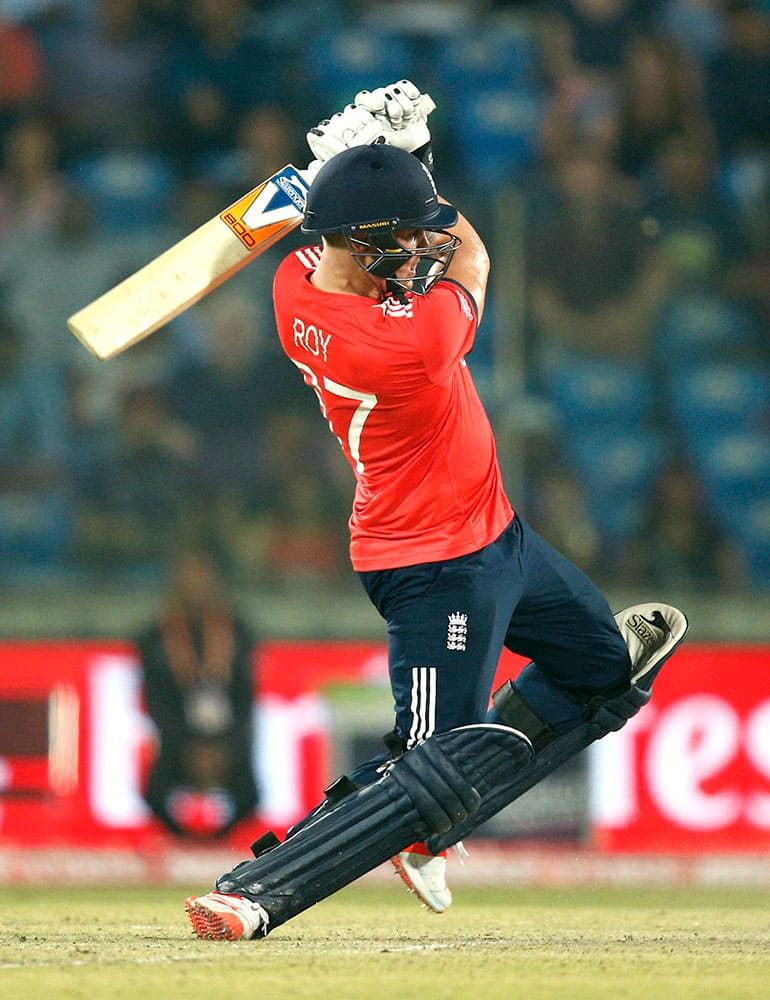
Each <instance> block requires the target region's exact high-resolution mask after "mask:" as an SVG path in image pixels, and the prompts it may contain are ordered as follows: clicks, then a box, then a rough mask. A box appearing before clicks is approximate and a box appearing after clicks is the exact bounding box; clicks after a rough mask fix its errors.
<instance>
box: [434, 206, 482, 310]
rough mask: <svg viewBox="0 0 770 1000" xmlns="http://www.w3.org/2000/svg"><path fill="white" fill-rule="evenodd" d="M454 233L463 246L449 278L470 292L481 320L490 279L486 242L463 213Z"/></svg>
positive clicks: (458, 218)
mask: <svg viewBox="0 0 770 1000" xmlns="http://www.w3.org/2000/svg"><path fill="white" fill-rule="evenodd" d="M441 200H442V201H443V199H441ZM452 232H453V233H454V234H455V235H456V236H459V237H460V239H461V240H462V246H461V247H460V248H459V250H457V251H456V252H455V255H454V257H453V258H452V262H451V264H450V265H449V269H448V271H447V276H448V277H450V278H453V279H454V280H455V281H459V282H460V284H461V285H463V287H464V288H466V289H467V290H468V291H469V292H470V294H471V295H472V296H473V298H474V300H475V302H476V306H477V307H478V311H479V320H481V315H482V313H483V311H484V299H485V297H486V292H487V280H488V278H489V267H490V261H489V254H488V253H487V248H486V247H485V246H484V241H483V240H482V239H481V237H480V236H479V234H478V233H477V232H476V230H475V229H474V227H473V226H472V225H471V223H470V222H469V221H468V220H467V219H466V218H465V216H464V215H462V214H461V213H458V216H457V225H455V226H454V227H453V229H452Z"/></svg>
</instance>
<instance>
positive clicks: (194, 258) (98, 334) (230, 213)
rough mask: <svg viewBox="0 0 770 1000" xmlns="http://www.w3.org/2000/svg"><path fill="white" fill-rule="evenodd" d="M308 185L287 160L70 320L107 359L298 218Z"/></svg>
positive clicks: (201, 294)
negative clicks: (218, 212)
mask: <svg viewBox="0 0 770 1000" xmlns="http://www.w3.org/2000/svg"><path fill="white" fill-rule="evenodd" d="M307 191H308V183H307V181H306V180H305V178H304V177H303V175H302V173H301V172H300V171H299V170H297V168H296V167H294V166H292V165H291V164H288V165H287V166H285V167H284V168H283V169H282V170H279V171H278V172H277V173H275V174H273V176H272V177H269V178H268V179H267V180H265V181H263V182H262V183H261V184H258V185H257V187H255V188H254V189H253V190H251V191H249V192H248V194H245V195H244V196H243V197H242V198H240V199H239V200H238V201H236V202H235V203H234V204H232V205H230V206H229V207H228V208H226V209H225V210H224V211H223V212H221V213H220V214H219V215H217V216H215V217H214V218H213V219H209V221H208V222H204V223H203V225H202V226H200V227H199V228H198V229H196V230H195V231H194V232H192V233H190V234H189V235H188V236H185V237H184V239H181V240H180V241H179V242H178V243H175V244H174V245H173V246H172V247H170V248H169V249H168V250H166V251H165V252H164V253H162V254H160V255H159V256H158V257H156V258H155V259H154V260H151V261H150V262H149V263H148V264H145V265H144V267H142V268H140V269H139V270H138V271H136V272H135V273H134V274H132V275H130V276H129V277H128V278H126V279H124V280H123V281H121V282H120V283H119V284H118V285H115V287H114V288H111V289H110V290H109V291H107V292H105V293H104V294H103V295H100V296H99V298H97V299H94V301H93V302H90V303H89V304H88V305H86V306H84V307H83V308H82V309H80V310H79V311H78V312H76V313H74V314H73V315H72V316H70V317H69V319H68V320H67V326H68V327H69V329H70V330H71V331H72V333H74V334H75V336H76V337H77V338H78V339H79V340H80V341H81V342H82V343H83V344H84V345H85V346H86V347H87V348H88V349H89V351H91V353H92V354H95V355H96V357H97V358H100V359H101V360H103V361H104V360H107V359H108V358H112V357H114V356H115V355H116V354H119V353H120V352H121V351H124V350H126V348H128V347H130V346H131V345H132V344H136V343H137V342H138V341H140V340H143V339H144V338H145V337H147V336H149V335H150V334H151V333H153V332H154V331H155V330H158V329H159V328H160V327H162V326H165V324H166V323H168V322H170V321H171V320H172V319H174V317H175V316H178V315H179V314H180V313H182V312H184V310H185V309H187V308H189V307H190V306H191V305H193V304H194V303H195V302H198V301H199V300H200V299H202V298H203V297H204V296H205V295H208V293H209V292H211V291H213V290H214V289H215V288H216V287H217V286H218V285H221V284H222V283H223V282H224V281H227V279H228V278H230V277H232V275H234V274H235V273H236V272H237V271H240V269H241V268H242V267H245V266H246V264H248V263H249V262H250V261H252V260H254V259H256V258H257V257H258V256H259V255H260V254H262V253H264V252H265V251H266V250H268V249H269V248H270V247H271V246H273V245H274V244H275V243H277V242H278V240H280V239H282V238H283V237H284V236H286V235H287V234H288V233H290V232H291V231H292V230H294V229H296V228H297V226H298V225H299V224H300V222H301V221H302V217H303V213H304V206H305V197H306V195H307Z"/></svg>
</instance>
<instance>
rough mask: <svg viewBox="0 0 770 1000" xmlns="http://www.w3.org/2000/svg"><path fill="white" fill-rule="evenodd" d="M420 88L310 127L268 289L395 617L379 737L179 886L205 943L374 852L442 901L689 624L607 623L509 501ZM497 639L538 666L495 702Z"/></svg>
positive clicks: (475, 261) (298, 905) (354, 869)
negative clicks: (460, 849)
mask: <svg viewBox="0 0 770 1000" xmlns="http://www.w3.org/2000/svg"><path fill="white" fill-rule="evenodd" d="M422 98H423V95H421V94H420V92H419V90H418V89H417V87H415V86H414V85H413V84H412V83H410V82H409V81H406V80H404V81H400V82H399V83H397V84H394V85H392V86H390V87H385V88H379V89H377V90H374V91H371V92H369V91H365V92H363V93H361V94H359V95H358V96H357V98H356V101H355V104H354V105H350V106H348V108H347V109H345V111H343V112H341V113H340V114H338V115H335V116H334V117H333V118H332V119H330V120H328V121H323V122H321V123H320V124H319V125H318V126H317V127H316V128H315V129H313V130H311V132H310V133H309V134H308V143H309V145H310V148H311V150H312V152H313V154H314V156H315V158H316V159H315V161H314V165H313V172H314V174H315V176H314V179H313V181H312V184H311V187H310V191H309V195H308V198H307V205H306V209H305V215H304V222H303V224H302V231H303V232H304V233H306V234H307V235H308V237H310V241H311V242H310V243H309V245H308V246H305V247H302V248H301V249H299V250H296V251H294V252H292V253H290V254H289V255H288V256H287V257H286V258H285V259H284V260H283V262H282V263H281V264H280V265H279V267H278V270H277V273H276V275H275V282H274V305H275V316H276V322H277V329H278V335H279V337H280V340H281V344H282V346H283V349H284V351H285V353H286V355H287V356H288V358H289V360H290V361H291V362H293V363H294V364H295V365H296V366H297V368H298V369H299V371H300V372H301V373H302V376H303V378H304V380H305V382H306V383H307V385H308V386H309V387H310V389H312V391H313V392H314V393H315V394H316V396H317V397H318V403H319V406H320V409H321V412H322V414H323V417H324V418H325V419H326V421H327V422H328V424H329V427H330V429H331V431H332V433H333V434H334V435H335V436H336V437H337V439H338V440H339V442H340V445H341V447H342V450H343V452H344V453H345V456H346V458H347V460H348V462H349V463H350V466H351V468H352V470H353V473H354V475H355V478H356V492H355V499H354V502H353V510H352V514H351V517H350V522H349V524H350V555H351V561H352V565H353V568H354V570H355V571H356V572H357V573H358V575H359V577H360V579H361V583H362V584H363V587H364V588H365V590H366V592H367V594H368V595H369V597H370V599H371V601H372V603H373V604H374V606H375V607H376V608H377V610H378V612H379V613H380V615H381V616H382V618H383V619H384V620H385V622H386V623H387V634H388V644H389V646H388V649H389V671H390V681H391V686H392V693H393V699H394V703H395V724H394V728H393V732H392V734H391V735H390V736H389V737H388V738H387V739H386V744H387V752H386V753H384V754H383V755H382V756H381V757H379V758H377V759H375V760H372V761H367V762H365V763H363V764H361V765H360V766H359V767H358V768H356V769H355V770H354V771H353V772H352V773H351V774H349V775H346V776H344V777H342V778H340V779H338V780H337V781H336V782H335V783H334V784H333V785H331V786H330V787H329V789H327V792H326V796H325V798H324V800H323V801H322V803H321V804H320V805H319V806H318V807H317V808H316V809H315V810H313V811H312V812H311V813H310V814H309V815H308V816H307V817H306V818H305V819H304V820H303V821H302V822H300V823H299V824H297V826H296V827H295V828H294V829H293V830H291V831H289V835H288V836H287V838H286V840H285V841H284V842H283V843H279V842H278V840H277V838H275V837H274V836H272V835H267V836H266V837H264V838H262V840H261V841H258V842H257V843H256V844H255V845H254V846H253V852H254V854H255V857H254V859H253V860H248V861H244V862H241V863H240V864H239V865H237V866H236V867H235V868H234V869H233V870H232V871H231V872H228V873H226V874H224V875H222V876H221V877H220V878H219V879H218V880H217V882H216V888H215V889H214V890H213V891H212V892H209V893H207V894H205V895H202V896H198V897H192V898H190V899H189V900H188V901H187V904H186V906H187V911H188V914H189V917H190V920H191V922H192V925H193V928H194V931H195V933H196V935H197V936H198V937H201V938H211V939H229V940H236V939H240V938H255V937H262V936H264V935H266V934H267V933H269V932H270V931H272V930H273V929H274V928H276V927H278V926H280V925H281V924H283V923H285V922H286V921H287V920H289V919H291V918H292V917H293V916H295V915H296V914H298V913H300V912H302V911H303V910H305V909H307V908H308V907H310V906H312V905H313V904H315V903H317V902H318V901H320V900H322V899H324V898H325V897H326V896H328V895H330V894H331V893H333V892H335V891H337V890H338V889H340V888H341V887H343V886H345V885H347V884H348V883H350V882H352V881H353V880H354V879H356V878H358V877H359V876H361V875H363V874H364V873H365V872H367V871H369V870H371V869H372V868H374V867H376V866H377V865H379V864H380V863H382V862H384V861H387V860H391V861H392V863H393V864H394V865H395V867H396V869H397V870H398V872H399V874H400V875H401V876H402V878H403V879H404V881H405V882H406V883H407V885H408V887H409V888H410V889H412V890H413V891H414V892H416V894H417V896H418V897H419V898H420V900H421V901H422V902H423V903H424V904H425V905H426V906H427V907H428V908H429V909H431V910H433V911H435V912H438V913H440V912H442V911H443V910H445V909H446V908H447V907H448V906H449V905H450V904H451V900H452V897H451V893H450V891H449V889H448V887H447V885H446V879H445V871H446V850H447V848H448V847H449V846H451V845H453V844H456V843H458V842H459V841H460V840H461V839H462V838H463V837H465V836H466V835H467V834H469V833H470V832H472V831H473V830H474V829H475V828H476V827H477V826H478V825H479V824H480V823H483V822H484V821H485V820H487V819H489V817H490V816H492V815H494V814H495V813H496V812H497V811H498V810H500V809H501V808H503V807H504V806H505V805H507V804H509V803H510V802H512V801H514V800H515V799H516V798H518V797H519V796H520V795H522V794H523V793H524V792H525V791H526V790H527V789H529V788H530V787H532V785H534V784H535V783H536V782H538V781H539V780H540V779H541V778H542V777H544V776H545V775H546V774H548V773H550V772H551V771H552V770H554V769H555V768H556V767H558V766H559V765H560V764H561V763H563V762H564V761H565V760H567V759H569V758H570V757H572V756H574V755H575V754H577V753H578V752H580V751H581V750H582V749H583V748H584V747H586V746H588V744H589V743H591V742H592V741H594V740H596V739H599V738H601V737H602V736H604V735H606V734H607V733H609V732H612V731H614V730H617V729H620V728H621V726H623V725H624V724H625V722H626V721H627V720H628V719H629V718H630V717H631V716H633V715H634V714H635V713H636V712H638V711H639V709H640V708H642V707H643V706H644V705H645V704H646V702H647V701H648V700H649V699H650V696H651V687H652V683H653V681H654V679H655V677H656V676H657V674H658V672H659V671H660V669H661V667H662V666H663V664H664V663H665V662H666V660H667V659H668V658H669V656H670V655H671V654H672V652H673V651H674V650H675V648H676V647H677V646H678V644H679V643H680V642H681V641H682V639H683V637H684V635H685V633H686V631H687V620H686V618H685V616H684V615H683V614H682V612H681V611H679V610H677V609H676V608H673V607H671V606H669V605H666V604H662V603H651V604H644V605H639V606H637V607H632V608H628V609H627V610H625V611H623V612H621V613H620V614H617V615H613V613H612V611H611V610H610V608H609V606H608V604H607V601H606V599H605V598H604V597H603V595H602V594H601V593H600V591H599V590H598V588H597V587H596V586H595V585H594V583H593V582H592V581H591V580H590V579H588V577H587V576H586V575H585V574H584V573H583V572H582V571H581V570H579V569H578V568H577V567H576V566H574V565H573V564H572V563H570V562H569V561H568V560H567V559H566V558H564V556H562V555H561V554H560V553H559V552H557V551H556V550H555V549H554V548H552V547H551V546H550V545H549V544H548V543H547V542H546V541H545V540H544V539H543V538H541V537H540V536H539V535H538V534H537V533H536V532H535V531H534V530H533V529H532V528H530V527H529V526H528V525H527V523H526V521H525V520H524V519H523V517H522V516H521V515H520V513H516V512H514V510H513V508H512V506H511V503H510V501H509V499H508V497H507V495H506V492H505V489H504V487H503V483H502V477H501V474H500V468H499V466H498V460H497V455H496V448H495V440H494V437H493V433H492V429H491V427H490V423H489V420H488V418H487V415H486V413H485V412H484V408H483V406H482V403H481V401H480V399H479V396H478V393H477V391H476V388H475V387H474V383H473V379H472V378H471V373H470V371H469V368H468V366H467V364H466V361H465V358H466V356H467V355H468V353H469V352H470V350H471V348H472V347H473V341H474V337H475V335H476V330H477V327H478V324H479V322H480V320H481V317H482V314H483V311H484V300H485V295H486V290H487V279H488V275H489V267H490V262H489V258H488V255H487V251H486V249H485V247H484V244H483V242H482V240H481V238H480V237H479V235H478V233H477V232H476V230H475V229H474V228H473V226H472V224H471V223H470V222H469V221H468V219H466V218H465V217H464V216H463V215H462V214H461V213H460V211H459V210H458V209H457V208H455V207H454V206H453V205H450V204H448V203H447V202H446V201H444V200H443V199H442V198H441V197H440V196H439V194H438V192H437V190H436V185H435V183H434V180H433V176H432V173H431V171H430V169H429V165H430V132H429V128H428V123H427V113H426V112H425V108H426V104H425V102H424V100H422ZM504 646H505V647H507V648H508V649H510V650H512V651H513V652H515V653H518V654H522V655H524V656H525V657H527V658H528V660H529V662H528V664H527V666H525V668H524V669H523V671H522V672H521V673H520V674H519V676H518V677H517V678H516V679H515V680H509V681H507V682H506V683H505V684H503V686H502V687H500V688H499V689H498V690H497V691H495V692H494V695H493V696H492V695H491V688H492V684H493V679H494V675H495V672H496V668H497V665H498V661H499V658H500V654H501V651H502V648H503V647H504ZM490 697H491V707H490Z"/></svg>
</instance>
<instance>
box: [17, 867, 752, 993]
mask: <svg viewBox="0 0 770 1000" xmlns="http://www.w3.org/2000/svg"><path fill="white" fill-rule="evenodd" d="M190 891H191V892H200V891H201V887H200V886H190ZM185 895H186V893H185V891H184V889H179V888H166V887H164V888H141V889H140V888H130V889H104V888H101V889H82V888H57V889H49V890H46V889H39V888H9V887H5V888H0V997H1V998H3V1000H6V998H8V1000H10V998H13V1000H17V998H23V1000H38V998H46V1000H49V998H55V1000H59V998H83V1000H85V998H88V1000H102V998H109V1000H113V998H114V1000H123V998H126V1000H127V998H129V997H130V998H132V1000H136V998H137V997H139V998H141V1000H155V998H158V1000H174V998H177V997H184V998H186V1000H189V998H190V997H195V996H220V995H221V996H222V997H223V998H226V1000H239V998H249V1000H254V998H258V1000H293V998H295V997H296V998H308V1000H324V998H334V1000H348V998H350V1000H353V998H355V1000H369V998H378V1000H379V998H388V997H393V998H397V1000H444V998H446V1000H449V998H452V1000H488V998H497V997H500V998H503V997H504V998H505V1000H516V998H520V997H521V998H526V1000H545V998H548V1000H552V998H555V997H561V996H569V997H570V998H571V1000H605V998H606V1000H610V998H611V1000H619V998H624V997H628V998H642V1000H646V998H653V997H654V998H655V1000H701V998H703V1000H733V998H735V1000H752V998H762V1000H765V998H767V997H768V996H770V908H768V899H767V891H766V890H764V891H758V890H750V889H745V890H744V889H741V890H738V889H729V890H727V889H724V890H718V889H713V890H710V889H709V890H707V889H681V888H680V889H673V890H662V889H659V888H654V889H643V888H642V889H639V888H634V889H628V888H624V889H617V890H615V889H613V890H610V889H595V890H591V889H547V890H546V889H543V890H536V889H520V888H512V889H510V890H504V889H494V890H491V889H483V890H471V889H468V888H462V887H461V888H459V889H458V890H457V891H456V892H455V905H454V906H453V907H452V909H451V910H450V911H449V912H447V913H446V914H444V915H442V916H440V917H437V916H435V915H432V914H429V913H427V912H425V911H424V910H421V909H420V907H419V906H418V905H417V904H416V903H415V901H414V899H413V897H410V896H409V895H408V894H407V893H406V892H405V891H404V890H403V889H401V888H399V885H398V883H396V881H395V879H394V885H393V887H392V888H391V887H389V886H371V885H366V884H364V885H356V886H351V887H349V888H348V889H346V890H344V891H343V892H341V893H338V894H337V895H336V896H335V897H333V898H331V899H328V900H326V901H324V902H323V903H320V904H319V905H318V906H316V907H314V908H313V909H311V910H308V911H307V912H305V913H303V914H301V915H300V916H299V917H297V918H296V919H295V920H293V921H290V922H289V923H288V924H286V925H284V926H283V927H280V928H277V929H276V930H275V931H274V933H273V934H271V935H270V936H269V937H268V938H267V939H265V940H262V941H242V942H237V943H232V942H207V941H198V940H197V939H195V938H194V937H193V936H192V933H191V930H190V925H189V923H188V921H187V918H186V916H185V914H184V911H183V902H184V898H185Z"/></svg>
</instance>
